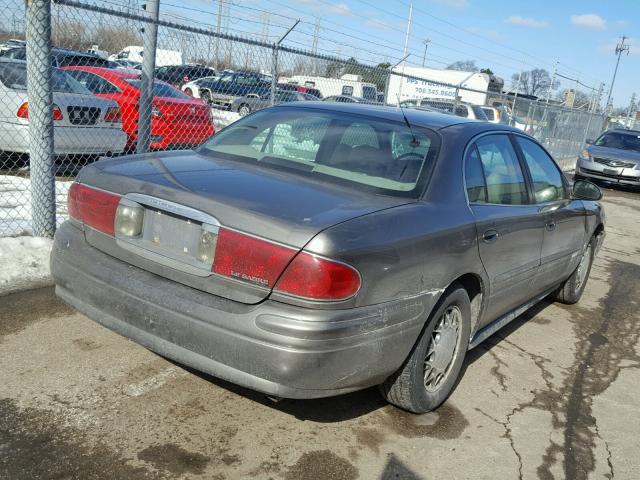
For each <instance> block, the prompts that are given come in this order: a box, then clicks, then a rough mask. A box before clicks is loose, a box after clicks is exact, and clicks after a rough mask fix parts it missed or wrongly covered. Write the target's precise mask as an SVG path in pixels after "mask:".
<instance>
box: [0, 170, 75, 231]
mask: <svg viewBox="0 0 640 480" xmlns="http://www.w3.org/2000/svg"><path fill="white" fill-rule="evenodd" d="M72 183H73V182H72V181H71V180H56V220H57V223H58V225H60V224H61V223H62V222H63V221H65V220H66V219H67V216H68V214H67V194H68V192H69V187H70V186H71V184H72ZM31 222H32V220H31V179H30V178H24V177H17V176H13V175H0V237H7V236H10V235H24V234H31V233H32V232H33V227H32V224H31Z"/></svg>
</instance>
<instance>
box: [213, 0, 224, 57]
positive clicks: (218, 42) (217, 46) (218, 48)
mask: <svg viewBox="0 0 640 480" xmlns="http://www.w3.org/2000/svg"><path fill="white" fill-rule="evenodd" d="M222 2H223V0H218V18H217V21H216V33H217V34H218V36H217V37H216V55H215V57H216V67H218V62H219V60H218V59H219V58H220V56H219V54H220V28H221V27H222V7H223V5H222Z"/></svg>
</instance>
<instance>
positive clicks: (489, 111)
mask: <svg viewBox="0 0 640 480" xmlns="http://www.w3.org/2000/svg"><path fill="white" fill-rule="evenodd" d="M482 110H483V111H484V114H485V115H486V116H487V120H491V121H493V120H495V116H494V114H495V112H494V111H493V108H483V109H482Z"/></svg>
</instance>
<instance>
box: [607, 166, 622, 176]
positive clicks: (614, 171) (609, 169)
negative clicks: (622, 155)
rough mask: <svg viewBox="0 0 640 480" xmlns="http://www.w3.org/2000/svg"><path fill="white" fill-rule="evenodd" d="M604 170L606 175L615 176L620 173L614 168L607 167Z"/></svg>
mask: <svg viewBox="0 0 640 480" xmlns="http://www.w3.org/2000/svg"><path fill="white" fill-rule="evenodd" d="M603 172H604V173H605V175H614V176H617V175H620V173H619V172H618V170H613V169H612V168H605V169H604V170H603Z"/></svg>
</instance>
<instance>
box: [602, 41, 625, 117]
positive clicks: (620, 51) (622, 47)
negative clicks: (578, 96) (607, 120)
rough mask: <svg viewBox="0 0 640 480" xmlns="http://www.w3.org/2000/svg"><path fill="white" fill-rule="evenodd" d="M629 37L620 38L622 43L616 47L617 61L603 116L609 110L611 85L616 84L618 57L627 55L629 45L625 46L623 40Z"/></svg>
mask: <svg viewBox="0 0 640 480" xmlns="http://www.w3.org/2000/svg"><path fill="white" fill-rule="evenodd" d="M628 38H629V37H627V36H626V35H623V36H622V41H621V42H620V43H618V44H617V45H616V55H617V56H618V59H617V60H616V68H615V69H614V70H613V79H612V80H611V85H609V94H608V95H607V103H605V107H604V108H605V114H606V113H607V112H608V110H609V102H610V101H611V93H612V92H613V85H614V84H615V83H616V75H617V74H618V65H620V57H621V56H622V54H623V53H626V54H627V55H629V45H627V44H625V43H624V42H625V40H627V39H628Z"/></svg>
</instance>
